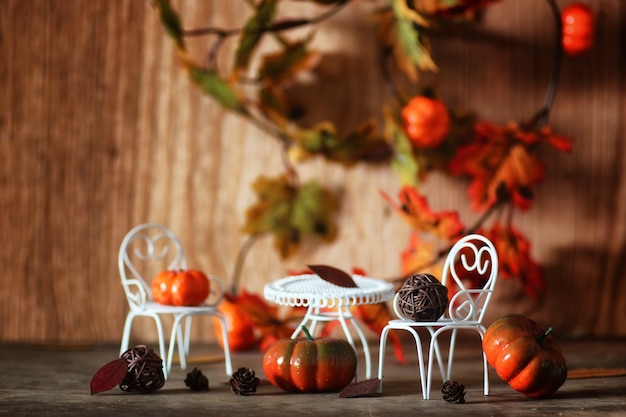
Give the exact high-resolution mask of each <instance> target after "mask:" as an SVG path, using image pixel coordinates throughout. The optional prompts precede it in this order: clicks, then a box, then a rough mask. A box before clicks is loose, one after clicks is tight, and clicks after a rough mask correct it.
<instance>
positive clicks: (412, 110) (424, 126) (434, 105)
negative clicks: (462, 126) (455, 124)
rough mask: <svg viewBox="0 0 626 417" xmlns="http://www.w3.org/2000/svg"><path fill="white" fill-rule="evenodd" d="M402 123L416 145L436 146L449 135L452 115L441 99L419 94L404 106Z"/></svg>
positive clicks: (423, 146) (424, 146) (422, 146)
mask: <svg viewBox="0 0 626 417" xmlns="http://www.w3.org/2000/svg"><path fill="white" fill-rule="evenodd" d="M402 125H403V127H404V132H405V133H406V135H407V137H408V138H409V140H410V141H411V142H412V143H413V144H414V145H415V146H417V147H421V148H434V147H436V146H438V145H439V144H440V143H441V142H442V141H443V140H444V139H445V138H446V136H447V135H448V132H449V130H450V115H449V114H448V110H447V109H446V106H445V104H443V102H442V101H441V100H437V99H432V98H429V97H425V96H417V97H413V98H412V99H411V100H410V101H409V102H408V104H407V105H406V106H404V107H403V108H402Z"/></svg>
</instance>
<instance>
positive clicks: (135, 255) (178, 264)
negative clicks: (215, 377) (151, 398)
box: [118, 223, 233, 378]
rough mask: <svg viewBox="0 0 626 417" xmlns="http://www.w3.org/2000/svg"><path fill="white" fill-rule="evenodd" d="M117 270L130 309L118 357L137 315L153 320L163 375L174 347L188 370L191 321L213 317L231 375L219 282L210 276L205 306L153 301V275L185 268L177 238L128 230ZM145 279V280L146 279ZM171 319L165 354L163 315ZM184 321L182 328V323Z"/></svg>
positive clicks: (148, 229)
mask: <svg viewBox="0 0 626 417" xmlns="http://www.w3.org/2000/svg"><path fill="white" fill-rule="evenodd" d="M118 267H119V272H120V277H121V280H122V286H123V287H124V292H125V293H126V299H127V301H128V305H129V307H130V310H129V312H128V314H127V315H126V321H125V323H124V331H123V334H122V342H121V344H120V355H121V354H122V353H124V352H125V351H126V350H127V349H128V344H129V341H130V334H131V328H132V325H133V320H134V319H135V318H136V317H138V316H144V317H151V318H152V319H154V322H155V324H156V329H157V336H158V339H159V354H160V356H161V358H162V359H163V360H164V361H165V364H164V365H165V366H164V372H163V373H164V375H165V378H167V377H168V375H169V373H170V371H171V367H172V359H173V357H174V347H175V345H176V344H177V345H178V357H179V361H180V366H181V368H182V369H186V367H187V359H186V358H187V355H188V354H189V339H190V336H191V322H192V318H193V316H214V317H217V318H218V319H219V320H220V321H221V323H222V325H221V327H222V337H223V340H224V343H223V345H224V362H225V366H226V374H227V375H228V376H231V375H232V373H233V369H232V364H231V357H230V345H229V342H228V331H227V325H226V320H225V318H224V315H223V314H222V312H221V311H220V310H219V309H218V308H217V305H218V304H219V302H220V301H221V300H222V296H223V292H224V289H223V285H222V283H221V281H220V280H219V279H218V278H217V277H215V276H211V275H209V276H208V278H209V279H210V281H211V294H210V295H209V297H208V298H207V300H206V301H205V304H202V305H200V306H195V307H179V306H170V305H163V304H159V303H157V302H156V301H154V300H153V298H152V290H151V288H150V282H151V280H152V277H154V276H155V274H156V273H158V272H160V271H163V270H165V269H186V268H187V258H186V256H185V252H184V249H183V245H182V244H181V242H180V240H179V239H178V237H177V236H176V235H175V234H174V233H173V232H172V231H171V230H170V229H168V228H167V227H165V226H162V225H159V224H154V223H146V224H141V225H138V226H136V227H134V228H133V229H132V230H130V231H129V232H128V233H127V234H126V236H125V237H124V240H123V241H122V244H121V246H120V251H119V256H118ZM146 278H147V279H146ZM168 315H169V316H171V317H172V318H173V324H172V329H171V337H170V341H169V349H168V352H167V355H166V352H165V337H164V334H163V322H162V320H161V319H162V316H168ZM183 320H184V321H185V326H184V328H183V326H182V322H183Z"/></svg>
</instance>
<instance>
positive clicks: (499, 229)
mask: <svg viewBox="0 0 626 417" xmlns="http://www.w3.org/2000/svg"><path fill="white" fill-rule="evenodd" d="M479 233H482V234H483V235H484V236H486V237H487V238H489V239H490V240H491V241H492V242H493V244H494V246H495V248H496V251H497V252H498V258H499V272H500V275H501V276H502V277H503V278H517V279H519V280H520V281H521V282H522V285H523V287H524V291H526V293H528V294H529V295H530V296H531V297H532V298H534V299H538V298H539V296H540V294H541V293H542V292H543V291H544V290H545V288H546V283H545V280H544V278H543V274H542V271H541V268H540V267H539V264H538V263H537V262H536V261H535V260H534V259H533V258H532V256H531V253H530V252H531V245H530V242H529V240H528V238H526V236H524V235H523V234H522V233H521V232H520V231H519V230H517V229H515V228H514V227H513V226H510V225H509V226H503V225H501V224H500V223H498V222H495V223H494V224H493V225H492V227H491V229H488V230H481V231H479Z"/></svg>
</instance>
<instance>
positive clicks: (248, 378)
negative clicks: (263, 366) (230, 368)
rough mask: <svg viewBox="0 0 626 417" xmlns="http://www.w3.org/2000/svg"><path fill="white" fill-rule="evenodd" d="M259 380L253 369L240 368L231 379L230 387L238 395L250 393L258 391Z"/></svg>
mask: <svg viewBox="0 0 626 417" xmlns="http://www.w3.org/2000/svg"><path fill="white" fill-rule="evenodd" d="M259 382H260V380H259V378H257V377H256V376H254V370H253V369H250V368H239V369H237V371H236V372H235V373H234V374H233V377H232V378H231V379H230V387H231V389H232V390H233V392H234V393H235V394H237V395H250V394H251V393H253V392H256V387H257V386H258V385H259Z"/></svg>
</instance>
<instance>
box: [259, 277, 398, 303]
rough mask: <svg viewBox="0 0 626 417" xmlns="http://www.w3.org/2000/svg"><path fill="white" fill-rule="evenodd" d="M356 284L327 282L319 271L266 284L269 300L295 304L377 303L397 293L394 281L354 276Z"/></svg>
mask: <svg viewBox="0 0 626 417" xmlns="http://www.w3.org/2000/svg"><path fill="white" fill-rule="evenodd" d="M352 279H353V280H354V282H355V283H356V285H357V286H356V287H352V288H346V287H340V286H338V285H335V284H332V283H330V282H328V281H324V280H323V279H321V278H320V277H319V276H318V275H316V274H306V275H297V276H289V277H286V278H282V279H279V280H276V281H273V282H270V283H269V284H266V285H265V289H264V294H263V295H264V296H265V299H267V300H268V301H272V302H274V303H276V304H280V305H286V306H291V307H322V308H324V307H341V306H355V305H362V304H376V303H381V302H384V301H387V300H390V299H392V298H393V296H394V292H395V291H394V287H393V284H391V283H389V282H386V281H382V280H379V279H373V278H368V277H363V276H361V275H352Z"/></svg>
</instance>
